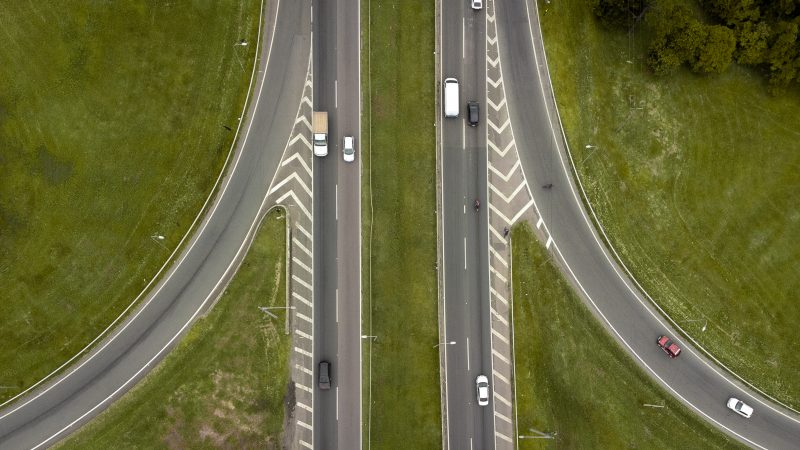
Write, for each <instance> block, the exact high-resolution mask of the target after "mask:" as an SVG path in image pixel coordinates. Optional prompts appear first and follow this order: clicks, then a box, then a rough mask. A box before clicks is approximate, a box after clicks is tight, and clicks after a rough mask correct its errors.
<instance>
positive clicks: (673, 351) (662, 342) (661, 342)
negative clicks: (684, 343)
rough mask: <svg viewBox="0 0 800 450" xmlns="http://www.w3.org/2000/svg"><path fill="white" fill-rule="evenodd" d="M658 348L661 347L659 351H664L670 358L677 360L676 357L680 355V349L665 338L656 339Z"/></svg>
mask: <svg viewBox="0 0 800 450" xmlns="http://www.w3.org/2000/svg"><path fill="white" fill-rule="evenodd" d="M658 346H659V347H661V350H664V353H666V354H667V355H669V357H670V358H677V357H678V355H680V354H681V348H680V347H678V344H676V343H674V342H672V341H671V340H670V339H669V337H667V336H659V337H658Z"/></svg>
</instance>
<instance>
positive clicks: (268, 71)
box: [0, 2, 310, 448]
mask: <svg viewBox="0 0 800 450" xmlns="http://www.w3.org/2000/svg"><path fill="white" fill-rule="evenodd" d="M268 6H269V8H268V9H266V10H265V11H264V14H265V18H266V24H267V25H266V27H265V28H264V30H263V32H262V40H261V43H260V45H261V53H260V62H259V67H258V69H259V70H258V71H257V74H260V75H258V76H257V78H256V83H255V85H254V90H253V94H252V95H253V97H251V101H250V104H249V106H248V114H247V117H246V119H245V120H246V123H244V124H243V126H242V131H243V133H245V134H244V137H242V138H240V142H239V143H238V144H237V149H236V150H235V153H234V157H233V160H232V161H233V162H232V163H231V166H230V167H229V169H228V170H229V173H228V174H227V176H226V178H225V180H224V182H223V184H222V187H221V188H220V192H219V193H218V194H217V198H216V199H215V200H214V202H213V204H212V206H211V208H210V210H209V213H208V214H207V216H206V217H205V218H204V220H203V221H202V223H201V224H200V226H199V229H198V231H197V232H196V234H195V235H194V236H193V237H192V239H191V241H190V242H189V243H188V245H187V247H186V249H185V250H184V251H183V253H182V254H181V256H180V258H178V262H177V263H176V264H175V265H174V266H173V267H172V268H171V269H170V270H169V272H168V273H167V274H166V275H165V276H164V278H163V279H162V280H161V281H160V282H159V283H158V285H157V286H156V288H155V290H154V291H153V293H151V294H150V295H148V297H147V298H146V300H145V302H144V303H143V304H142V305H141V306H140V307H139V308H137V310H136V312H135V313H133V314H132V315H131V316H130V317H129V318H128V319H126V321H125V322H124V324H123V325H122V326H121V327H119V328H118V329H116V330H115V331H114V332H113V333H112V334H111V335H110V336H109V337H108V338H106V339H105V340H104V341H103V342H102V343H101V344H99V345H98V347H97V348H96V349H94V350H93V351H92V352H91V353H90V354H89V355H88V356H87V357H85V358H83V359H82V360H81V363H79V364H78V365H77V366H75V367H72V368H70V369H68V371H67V372H66V373H65V374H64V375H62V376H59V377H57V378H56V379H55V380H53V381H51V382H50V383H48V384H47V385H45V386H42V387H41V388H40V389H38V390H36V391H35V393H34V394H33V395H31V396H28V397H25V398H23V399H21V401H19V402H17V403H15V404H13V405H11V407H9V408H6V409H4V410H3V412H2V413H1V414H0V448H31V447H35V446H37V445H40V444H41V445H42V446H48V445H52V443H54V442H55V441H57V440H58V439H61V438H63V437H64V436H65V435H66V434H68V433H69V432H72V431H74V430H75V429H77V428H78V427H79V426H80V425H82V424H84V423H86V422H87V421H88V420H90V419H91V418H92V417H94V416H95V415H97V414H98V413H100V412H101V411H103V410H104V409H105V408H106V407H108V405H109V404H110V402H112V401H113V400H115V399H117V398H119V397H120V396H121V395H122V394H124V393H125V392H126V391H127V390H128V389H130V387H132V386H133V385H134V384H135V383H136V382H138V381H139V380H140V379H141V378H142V377H143V376H144V375H146V374H147V372H148V371H149V370H150V369H152V367H154V366H155V365H156V364H157V363H158V362H159V361H160V359H161V358H163V356H164V355H165V354H166V353H167V352H168V351H169V350H170V349H171V348H172V347H173V346H174V345H175V343H176V342H177V339H178V338H179V337H180V336H181V335H182V334H183V333H184V332H185V330H186V329H187V327H188V324H189V323H191V321H193V320H194V319H195V318H196V317H197V316H198V314H199V313H201V312H202V311H203V310H204V309H205V308H207V307H208V306H209V305H210V304H211V303H212V301H213V299H214V298H216V296H217V295H219V294H220V293H221V292H222V290H223V289H224V286H225V284H226V283H227V281H228V280H229V279H230V278H231V277H232V276H233V272H234V269H235V267H236V265H237V264H238V263H239V262H240V261H241V258H243V257H244V253H245V252H244V250H245V249H246V247H247V245H248V244H249V242H250V240H251V239H252V236H253V233H254V227H253V224H254V223H255V221H256V219H257V217H258V216H259V213H260V211H262V208H263V206H264V205H263V203H264V199H265V198H266V195H267V190H268V188H269V182H270V180H271V179H272V176H273V174H274V173H275V169H276V167H277V164H278V162H279V160H280V157H281V154H282V152H283V149H284V148H285V145H286V139H287V137H288V135H289V132H290V131H291V129H292V125H293V121H294V115H295V113H296V110H297V105H298V102H299V99H300V96H301V94H302V87H303V78H304V76H303V75H304V74H305V72H306V65H307V61H308V59H307V55H308V53H307V52H308V47H309V46H308V36H309V32H310V29H309V27H308V26H307V25H304V24H307V23H308V21H307V19H308V17H306V16H304V11H303V8H302V5H301V4H300V3H299V2H298V3H296V4H294V3H293V2H283V4H282V6H281V2H270V5H268ZM304 17H305V20H304ZM276 62H277V63H276ZM262 86H268V87H269V88H265V89H262Z"/></svg>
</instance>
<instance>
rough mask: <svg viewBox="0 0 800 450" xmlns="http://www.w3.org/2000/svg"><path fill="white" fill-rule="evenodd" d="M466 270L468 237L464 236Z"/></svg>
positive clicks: (465, 265) (465, 268)
mask: <svg viewBox="0 0 800 450" xmlns="http://www.w3.org/2000/svg"><path fill="white" fill-rule="evenodd" d="M464 270H467V238H466V237H465V238H464Z"/></svg>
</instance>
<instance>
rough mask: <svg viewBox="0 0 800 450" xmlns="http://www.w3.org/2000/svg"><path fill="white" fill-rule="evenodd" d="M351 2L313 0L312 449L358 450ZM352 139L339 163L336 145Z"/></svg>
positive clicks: (357, 86) (355, 86)
mask: <svg viewBox="0 0 800 450" xmlns="http://www.w3.org/2000/svg"><path fill="white" fill-rule="evenodd" d="M359 17H360V11H359V1H358V0H335V1H327V0H317V1H315V2H314V3H313V30H314V32H313V35H314V49H313V54H314V56H313V58H314V59H313V66H314V70H313V72H314V110H315V111H327V112H328V156H326V157H322V158H320V157H315V158H314V367H315V370H317V368H318V364H319V362H320V361H329V362H330V363H331V375H332V376H331V378H332V386H331V389H330V390H329V391H322V390H320V389H319V386H318V385H315V387H314V398H315V400H314V448H317V449H336V448H341V449H355V448H360V447H361V179H360V174H361V170H360V168H361V156H360V144H361V143H360V137H361V122H360V116H361V114H360V113H361V110H360V108H361V94H360V92H361V79H360V75H361V71H360V67H361V66H360V53H359V45H360V41H359V39H360V26H359ZM344 136H354V137H355V138H356V159H355V161H354V162H350V163H347V162H344V160H343V159H342V140H343V138H344Z"/></svg>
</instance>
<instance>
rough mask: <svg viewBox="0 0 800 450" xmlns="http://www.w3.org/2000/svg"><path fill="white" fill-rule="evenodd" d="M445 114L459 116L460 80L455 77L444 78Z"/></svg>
mask: <svg viewBox="0 0 800 450" xmlns="http://www.w3.org/2000/svg"><path fill="white" fill-rule="evenodd" d="M444 116H445V117H458V80H456V79H455V78H445V80H444Z"/></svg>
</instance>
